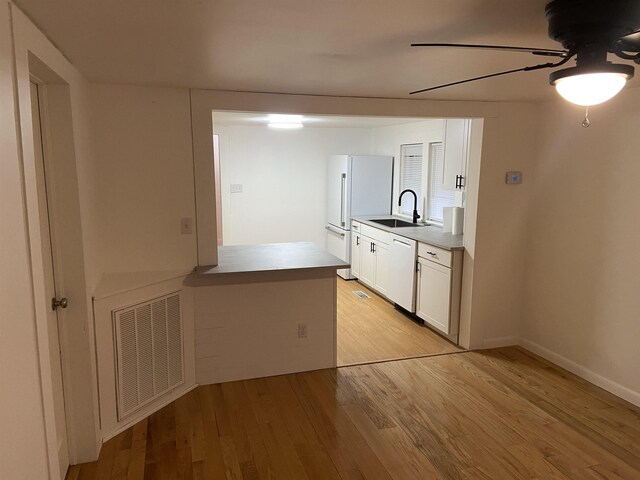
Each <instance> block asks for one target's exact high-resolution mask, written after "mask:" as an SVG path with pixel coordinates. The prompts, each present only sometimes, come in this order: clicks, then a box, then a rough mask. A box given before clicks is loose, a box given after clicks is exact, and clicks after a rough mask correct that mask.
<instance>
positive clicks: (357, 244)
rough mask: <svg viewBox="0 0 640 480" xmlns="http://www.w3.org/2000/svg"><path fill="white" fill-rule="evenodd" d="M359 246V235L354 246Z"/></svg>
mask: <svg viewBox="0 0 640 480" xmlns="http://www.w3.org/2000/svg"><path fill="white" fill-rule="evenodd" d="M358 246H360V237H356V247H358Z"/></svg>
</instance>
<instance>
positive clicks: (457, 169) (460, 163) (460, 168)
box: [442, 118, 471, 190]
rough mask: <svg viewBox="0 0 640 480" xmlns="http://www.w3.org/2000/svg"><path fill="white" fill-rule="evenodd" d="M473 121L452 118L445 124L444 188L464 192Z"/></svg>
mask: <svg viewBox="0 0 640 480" xmlns="http://www.w3.org/2000/svg"><path fill="white" fill-rule="evenodd" d="M470 131H471V120H469V119H458V118H452V119H447V120H445V122H444V170H443V176H442V177H443V178H442V186H443V187H444V188H446V189H448V190H463V189H464V187H465V185H466V169H467V156H468V152H469V134H470Z"/></svg>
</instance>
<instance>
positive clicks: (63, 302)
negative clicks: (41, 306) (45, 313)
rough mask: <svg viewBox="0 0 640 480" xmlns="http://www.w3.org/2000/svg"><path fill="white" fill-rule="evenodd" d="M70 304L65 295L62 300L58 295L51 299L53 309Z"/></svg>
mask: <svg viewBox="0 0 640 480" xmlns="http://www.w3.org/2000/svg"><path fill="white" fill-rule="evenodd" d="M68 305H69V300H67V299H66V298H64V297H62V298H61V299H60V300H58V299H57V298H56V297H53V298H52V299H51V309H52V310H57V309H58V307H60V308H67V306H68Z"/></svg>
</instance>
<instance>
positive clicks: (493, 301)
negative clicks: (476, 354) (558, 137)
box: [471, 103, 540, 348]
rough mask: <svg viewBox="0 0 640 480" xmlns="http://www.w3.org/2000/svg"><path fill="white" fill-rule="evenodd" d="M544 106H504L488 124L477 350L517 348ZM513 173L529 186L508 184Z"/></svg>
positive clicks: (476, 290)
mask: <svg viewBox="0 0 640 480" xmlns="http://www.w3.org/2000/svg"><path fill="white" fill-rule="evenodd" d="M539 122H540V120H539V114H538V106H537V105H535V104H516V103H503V104H500V114H499V116H498V117H497V118H487V119H485V121H484V127H483V128H484V139H483V143H482V161H481V165H480V172H479V173H480V178H479V180H478V181H479V184H478V191H479V195H478V200H477V219H476V232H475V235H476V241H475V251H474V267H473V268H474V275H473V276H474V279H473V287H472V290H473V291H472V295H473V311H472V320H471V328H472V332H471V336H472V337H473V338H475V339H476V340H473V341H472V342H471V346H472V347H484V348H488V347H494V346H502V345H513V344H515V343H517V341H518V337H519V325H520V317H521V316H522V314H523V310H522V304H523V294H524V270H525V261H526V256H527V253H526V247H525V245H526V244H527V241H528V236H527V233H528V228H527V227H528V213H529V201H530V194H531V192H532V191H533V189H534V188H535V187H534V186H533V182H532V181H531V178H530V175H531V174H532V173H533V171H534V168H535V161H536V152H537V150H538V140H537V138H538V137H537V134H538V125H539ZM509 170H520V171H522V172H524V183H523V184H521V185H507V184H506V183H505V174H506V172H507V171H509Z"/></svg>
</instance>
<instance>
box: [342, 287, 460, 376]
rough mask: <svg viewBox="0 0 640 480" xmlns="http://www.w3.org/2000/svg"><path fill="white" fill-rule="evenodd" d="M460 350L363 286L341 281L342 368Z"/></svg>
mask: <svg viewBox="0 0 640 480" xmlns="http://www.w3.org/2000/svg"><path fill="white" fill-rule="evenodd" d="M354 290H361V291H363V292H365V293H366V294H368V295H369V296H370V297H371V298H367V299H362V298H359V297H358V296H356V295H355V294H354V293H353V291H354ZM459 350H460V349H459V348H458V347H457V346H456V345H454V344H452V343H451V342H449V341H447V340H445V339H444V338H443V337H441V336H440V335H438V334H436V333H435V332H433V331H431V330H430V329H429V328H428V327H425V326H424V325H419V324H418V323H416V322H414V321H413V320H411V319H410V318H409V317H408V316H407V315H405V314H404V313H402V312H401V311H399V310H397V309H395V308H394V306H393V305H392V304H391V303H389V302H387V301H385V300H383V299H382V298H381V297H379V296H378V295H376V294H375V293H373V292H372V291H371V290H369V289H368V288H367V287H365V286H364V285H362V284H361V283H359V282H357V281H355V280H351V281H346V280H343V279H342V278H340V277H338V366H344V365H356V364H361V363H367V362H380V361H385V360H397V359H400V358H412V357H422V356H427V355H438V354H442V353H449V352H456V351H459Z"/></svg>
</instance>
